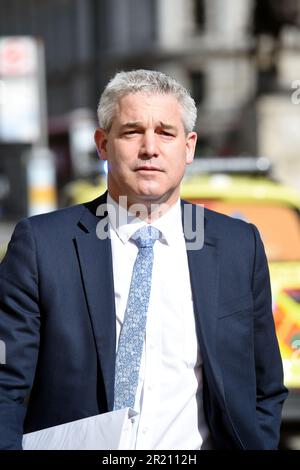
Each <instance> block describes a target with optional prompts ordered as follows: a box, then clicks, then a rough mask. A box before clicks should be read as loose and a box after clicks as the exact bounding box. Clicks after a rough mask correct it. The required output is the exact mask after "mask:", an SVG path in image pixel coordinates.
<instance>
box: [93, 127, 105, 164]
mask: <svg viewBox="0 0 300 470" xmlns="http://www.w3.org/2000/svg"><path fill="white" fill-rule="evenodd" d="M94 140H95V144H96V148H97V152H98V155H99V158H100V159H101V160H107V150H106V146H107V132H106V131H105V130H104V129H101V128H100V127H99V128H98V129H96V131H95V134H94Z"/></svg>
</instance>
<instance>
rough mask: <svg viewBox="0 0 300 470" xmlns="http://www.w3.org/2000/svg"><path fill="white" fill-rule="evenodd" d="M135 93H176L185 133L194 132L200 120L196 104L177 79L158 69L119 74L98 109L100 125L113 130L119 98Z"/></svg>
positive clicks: (112, 81)
mask: <svg viewBox="0 0 300 470" xmlns="http://www.w3.org/2000/svg"><path fill="white" fill-rule="evenodd" d="M132 93H133V94H134V93H147V94H162V95H166V94H172V95H174V97H175V98H176V99H177V100H178V102H179V104H180V105H181V108H182V122H183V125H184V128H185V132H187V133H188V132H191V131H192V130H193V129H194V126H195V123H196V119H197V108H196V104H195V101H194V100H193V98H192V97H191V95H190V94H189V92H188V91H187V90H186V89H185V88H184V87H183V86H182V85H180V83H178V82H177V81H176V80H175V79H174V78H172V77H170V76H168V75H165V74H164V73H162V72H157V71H154V70H142V69H141V70H132V71H129V72H119V73H117V74H116V75H115V76H114V77H113V78H112V79H111V80H110V81H109V82H108V84H107V86H106V87H105V89H104V91H103V93H102V95H101V98H100V101H99V105H98V109H97V115H98V120H99V125H100V127H101V128H102V129H105V130H107V131H108V130H109V129H110V128H111V126H112V121H113V118H114V114H115V110H116V105H117V102H118V100H119V98H121V97H123V96H125V95H129V94H132Z"/></svg>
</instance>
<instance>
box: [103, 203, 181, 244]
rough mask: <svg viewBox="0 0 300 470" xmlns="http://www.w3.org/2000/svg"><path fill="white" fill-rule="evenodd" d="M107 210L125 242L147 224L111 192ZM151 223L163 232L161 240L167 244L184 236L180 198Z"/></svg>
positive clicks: (112, 226) (110, 221) (119, 235)
mask: <svg viewBox="0 0 300 470" xmlns="http://www.w3.org/2000/svg"><path fill="white" fill-rule="evenodd" d="M107 212H108V218H109V223H110V226H111V228H112V229H113V230H114V231H115V232H116V234H117V236H118V237H119V238H120V240H121V241H122V242H123V243H124V244H125V243H127V242H128V240H129V239H130V238H131V237H132V235H133V234H134V233H135V232H136V231H137V230H138V229H140V228H141V227H143V226H144V225H147V224H146V222H144V221H143V220H141V219H139V218H137V217H134V216H133V215H131V214H130V212H128V211H127V209H125V208H124V207H122V206H120V205H119V204H118V203H117V202H116V201H115V200H114V199H113V198H112V197H111V196H110V194H108V195H107ZM151 225H152V226H153V227H156V228H157V229H158V230H159V231H160V232H161V234H162V239H161V241H162V242H163V243H167V245H170V244H171V243H172V242H173V241H175V240H176V239H178V236H182V235H183V228H182V222H181V205H180V199H179V198H178V200H177V202H176V203H175V204H174V205H173V206H172V207H171V208H170V209H169V210H168V211H167V212H166V213H165V214H164V215H162V216H161V217H159V218H158V219H156V220H155V221H154V222H153V223H152V224H151Z"/></svg>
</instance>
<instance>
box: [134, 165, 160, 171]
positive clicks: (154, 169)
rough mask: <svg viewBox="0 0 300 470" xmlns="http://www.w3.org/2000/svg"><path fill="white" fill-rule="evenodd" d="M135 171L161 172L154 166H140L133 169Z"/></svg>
mask: <svg viewBox="0 0 300 470" xmlns="http://www.w3.org/2000/svg"><path fill="white" fill-rule="evenodd" d="M135 171H162V170H161V169H160V168H157V167H156V166H140V167H138V168H136V169H135Z"/></svg>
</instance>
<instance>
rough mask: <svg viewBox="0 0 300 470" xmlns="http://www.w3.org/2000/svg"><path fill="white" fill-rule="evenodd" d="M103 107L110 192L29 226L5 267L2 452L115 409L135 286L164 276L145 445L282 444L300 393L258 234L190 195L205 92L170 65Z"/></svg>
mask: <svg viewBox="0 0 300 470" xmlns="http://www.w3.org/2000/svg"><path fill="white" fill-rule="evenodd" d="M98 115H99V122H100V127H99V129H97V131H96V134H95V141H96V145H97V148H98V151H99V154H100V157H101V158H102V159H103V160H107V161H108V193H105V194H104V195H102V196H100V197H99V198H98V199H96V200H95V201H92V202H90V203H87V204H84V205H78V206H75V207H71V208H67V209H63V210H60V211H56V212H53V213H50V214H46V215H41V216H37V217H32V218H29V219H25V220H23V221H21V222H20V223H19V224H18V225H17V227H16V229H15V232H14V234H13V236H12V240H11V242H10V244H9V248H8V252H7V254H6V256H5V258H4V260H3V262H2V264H1V267H0V339H1V340H2V341H4V343H5V345H6V364H4V365H1V369H0V448H2V449H20V448H21V447H22V434H23V432H31V431H35V430H39V429H43V428H46V427H50V426H54V425H57V424H61V423H65V422H69V421H73V420H76V419H80V418H84V417H88V416H92V415H96V414H99V413H104V412H107V411H111V410H113V409H114V406H115V407H116V396H115V395H116V393H115V391H116V384H117V379H116V380H115V377H117V375H118V374H119V373H120V372H121V375H122V373H123V372H124V370H123V369H125V368H126V367H127V365H128V366H130V364H127V365H126V364H125V366H124V364H123V365H122V367H123V369H122V368H121V371H120V370H119V371H118V374H117V373H115V369H117V368H118V367H120V366H119V365H118V360H117V361H116V356H117V353H118V344H119V338H120V335H121V334H122V331H123V328H122V327H123V325H124V323H125V321H126V315H127V314H128V310H130V309H129V308H128V305H132V300H130V301H129V297H130V295H131V290H133V291H135V292H137V291H138V290H140V293H139V294H138V295H140V294H141V297H139V302H143V297H142V294H143V292H144V291H145V290H146V288H147V283H148V282H150V281H151V294H149V295H150V298H149V299H148V300H147V305H146V310H147V311H148V313H147V323H146V327H145V328H146V329H145V331H144V333H143V335H142V341H143V344H142V347H143V350H142V356H141V357H140V364H139V368H138V370H137V372H138V377H137V379H138V380H137V384H136V388H135V389H134V404H133V406H134V408H135V409H136V410H137V411H138V412H139V423H138V427H137V430H136V437H135V439H136V443H135V448H137V449H143V448H144V449H147V448H148V449H162V448H165V449H166V448H167V449H275V448H276V447H277V445H278V440H279V430H280V416H281V408H282V404H283V401H284V399H285V397H286V393H287V391H286V389H285V387H284V386H283V377H282V365H281V359H280V354H279V350H278V344H277V340H276V335H275V329H274V323H273V316H272V309H271V294H270V284H269V274H268V267H267V262H266V257H265V253H264V249H263V245H262V242H261V239H260V236H259V233H258V231H257V229H256V228H255V227H254V226H253V225H251V224H247V223H245V222H242V221H239V220H235V219H231V218H229V217H226V216H224V215H221V214H218V213H215V212H213V211H209V210H206V209H204V211H203V210H202V211H201V208H199V207H198V206H191V205H190V204H188V203H186V202H184V201H180V199H179V191H180V182H181V180H182V177H183V175H184V171H185V166H186V165H188V164H191V163H192V160H193V157H194V150H195V144H196V133H195V132H193V127H194V124H195V120H196V108H195V104H194V101H193V100H192V98H191V97H190V95H189V94H188V92H187V91H186V90H185V89H184V88H183V87H182V86H181V85H180V84H178V83H177V82H176V81H175V80H174V79H171V78H170V77H168V76H166V75H164V74H161V73H159V72H152V71H143V70H140V71H132V72H126V73H124V72H121V73H119V74H117V75H116V76H115V77H114V78H113V80H112V81H111V82H110V83H109V84H108V85H107V87H106V89H105V90H104V92H103V94H102V97H101V100H100V103H99V108H98ZM120 198H121V199H120ZM188 209H189V210H188ZM190 209H191V210H190ZM199 211H200V212H199ZM137 213H138V215H139V218H136V217H134V214H137ZM186 214H188V216H187V217H185V215H186ZM199 214H200V217H198V215H199ZM202 216H203V217H202ZM149 225H150V226H151V227H154V229H155V230H156V233H157V234H158V239H157V240H156V241H155V243H154V247H153V245H152V247H153V248H152V250H153V251H152V255H153V257H154V258H153V257H152V258H151V263H152V264H151V269H153V271H152V274H151V278H149V275H148V276H146V278H143V273H145V272H148V271H145V270H144V271H143V267H142V270H141V271H140V273H141V274H140V275H139V276H136V279H135V280H133V278H134V275H133V274H132V273H133V271H134V270H135V269H136V268H135V264H134V263H135V259H137V257H138V253H139V250H140V248H138V247H137V245H136V242H135V240H134V236H133V235H134V234H135V233H137V232H136V230H137V229H138V230H139V229H141V228H145V227H147V228H148V227H149ZM192 227H194V230H191V228H192ZM200 232H201V233H200ZM191 233H193V234H194V238H195V240H194V241H195V243H194V244H193V240H191V237H190V234H191ZM199 235H200V236H199ZM202 235H203V237H202ZM202 238H203V239H202ZM199 240H200V242H199ZM187 247H188V248H187ZM153 259H154V261H153ZM147 263H148V265H147V266H148V267H149V262H148V261H147ZM147 269H148V268H147ZM131 274H132V280H131ZM144 277H145V276H144ZM139 279H140V283H141V285H140V289H138V282H137V281H138V280H139ZM134 283H135V285H134V286H133V284H134ZM132 286H133V287H132ZM127 299H128V300H127ZM130 302H131V303H130ZM136 308H137V310H138V309H139V307H136ZM143 308H144V309H145V305H143ZM129 328H130V325H129ZM131 339H134V338H130V337H129V339H127V341H129V342H130V341H131ZM125 347H126V341H125ZM133 349H134V346H133ZM127 362H128V361H127ZM129 362H130V361H129ZM125 363H126V361H125ZM117 390H118V389H117ZM118 393H119V392H118ZM125 395H126V394H125ZM125 399H126V396H125ZM114 403H115V405H114ZM124 406H126V402H125V405H124Z"/></svg>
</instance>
